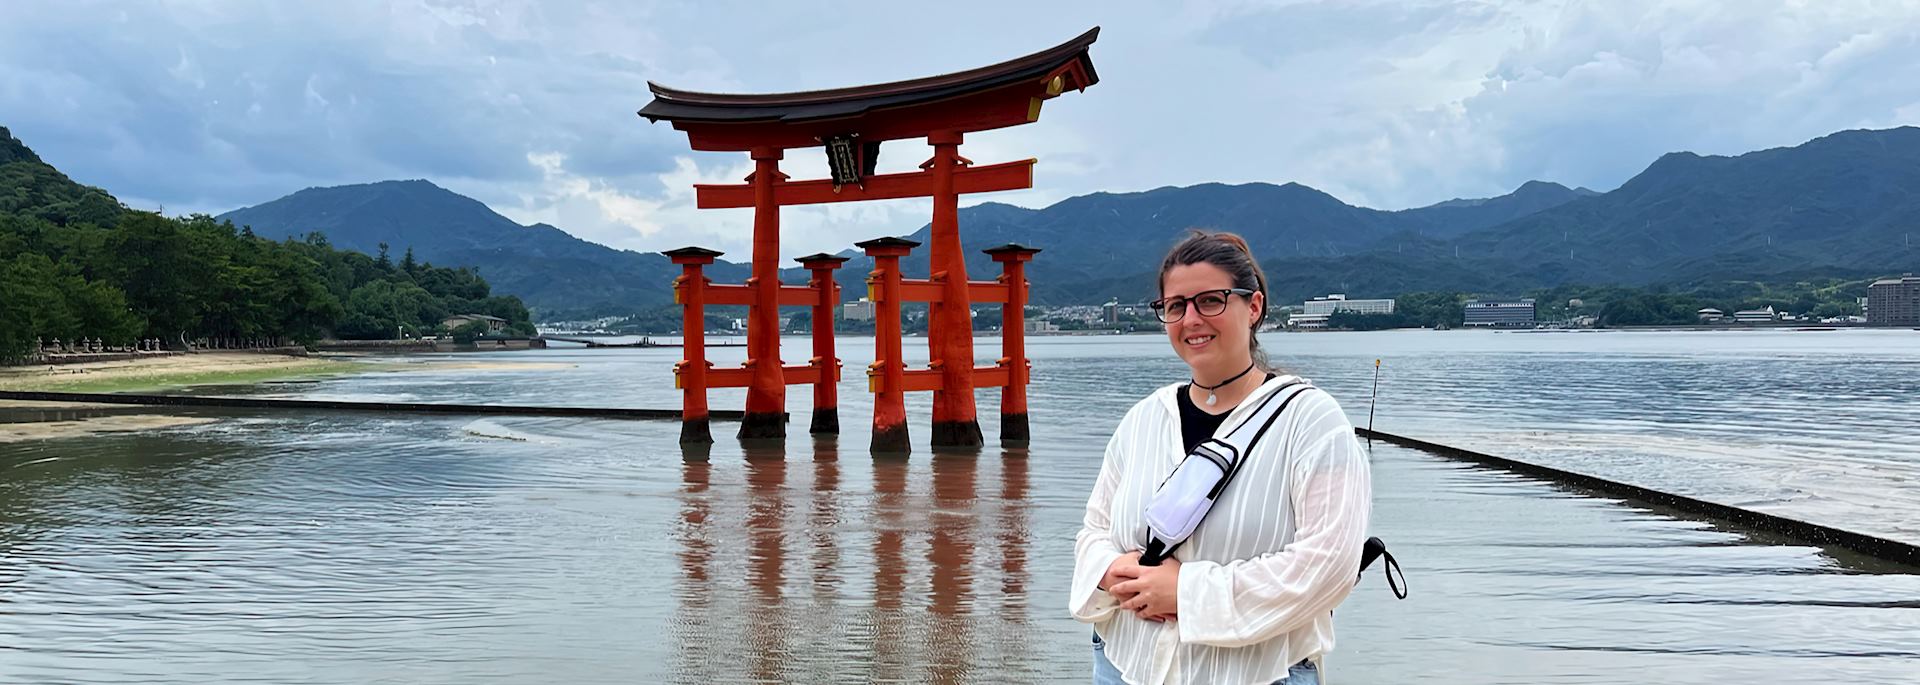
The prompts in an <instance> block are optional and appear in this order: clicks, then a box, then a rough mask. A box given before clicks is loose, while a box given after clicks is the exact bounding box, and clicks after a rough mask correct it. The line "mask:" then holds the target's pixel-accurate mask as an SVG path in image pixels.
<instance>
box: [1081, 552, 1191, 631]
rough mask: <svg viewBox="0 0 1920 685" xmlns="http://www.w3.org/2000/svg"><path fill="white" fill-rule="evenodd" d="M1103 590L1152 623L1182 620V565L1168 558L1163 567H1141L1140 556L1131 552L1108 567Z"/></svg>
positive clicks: (1102, 585)
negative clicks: (1180, 616)
mask: <svg viewBox="0 0 1920 685" xmlns="http://www.w3.org/2000/svg"><path fill="white" fill-rule="evenodd" d="M1100 587H1101V588H1102V589H1105V590H1106V591H1107V594H1109V595H1112V596H1113V599H1114V601H1117V602H1119V603H1120V608H1122V609H1126V610H1127V611H1131V612H1133V613H1134V615H1135V616H1139V617H1140V618H1143V619H1146V620H1149V621H1165V620H1169V619H1174V618H1178V617H1179V610H1180V606H1179V604H1180V562H1179V561H1177V560H1175V559H1172V558H1168V559H1166V560H1163V561H1161V562H1160V565H1159V566H1141V565H1140V553H1139V552H1128V553H1127V554H1125V555H1123V556H1121V557H1120V558H1119V559H1115V560H1113V564H1111V565H1109V566H1107V574H1106V575H1105V576H1102V577H1101V578H1100Z"/></svg>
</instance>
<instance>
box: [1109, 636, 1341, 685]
mask: <svg viewBox="0 0 1920 685" xmlns="http://www.w3.org/2000/svg"><path fill="white" fill-rule="evenodd" d="M1126 682H1127V681H1125V680H1121V679H1120V669H1119V667H1116V666H1114V665H1113V662H1112V661H1110V660H1108V659H1107V643H1105V642H1102V641H1100V634H1099V633H1094V635H1093V685H1126ZM1273 685H1320V672H1319V671H1317V670H1315V669H1314V667H1313V662H1311V661H1302V662H1300V663H1297V664H1294V665H1293V667H1292V668H1289V669H1287V677H1285V678H1281V679H1279V680H1276V681H1273Z"/></svg>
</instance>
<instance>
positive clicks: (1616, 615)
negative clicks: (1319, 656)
mask: <svg viewBox="0 0 1920 685" xmlns="http://www.w3.org/2000/svg"><path fill="white" fill-rule="evenodd" d="M1373 459H1374V462H1373V463H1374V489H1375V512H1374V521H1375V525H1374V530H1375V532H1376V534H1378V535H1380V536H1381V537H1383V538H1385V539H1386V540H1387V541H1388V543H1389V545H1390V547H1391V549H1392V550H1393V551H1394V552H1395V553H1396V555H1397V556H1398V557H1399V559H1400V564H1401V566H1402V568H1403V569H1404V571H1405V572H1406V575H1407V577H1408V582H1409V584H1410V585H1411V594H1410V596H1409V598H1408V599H1406V600H1404V601H1396V600H1395V599H1394V598H1393V596H1392V595H1391V594H1390V593H1389V591H1388V588H1387V587H1386V584H1385V581H1384V580H1383V579H1382V578H1381V576H1380V575H1379V574H1380V569H1379V568H1378V567H1376V568H1375V569H1373V570H1371V571H1370V572H1369V573H1368V574H1367V577H1366V579H1365V580H1364V581H1363V582H1362V584H1361V586H1360V588H1359V589H1357V590H1356V591H1355V594H1354V596H1353V598H1352V599H1349V600H1348V602H1347V603H1346V605H1345V606H1343V607H1342V608H1341V609H1340V611H1339V619H1338V621H1337V623H1338V630H1339V641H1340V646H1339V648H1338V650H1337V652H1336V654H1335V656H1334V658H1333V659H1331V660H1330V662H1329V665H1328V667H1329V669H1330V671H1331V672H1332V673H1333V674H1334V676H1335V678H1336V679H1337V680H1338V681H1341V682H1353V683H1395V682H1459V683H1466V682H1473V683H1516V684H1518V683H1625V682H1648V683H1703V684H1704V683H1745V682H1793V681H1798V680H1803V679H1804V680H1809V681H1824V682H1846V683H1912V682H1916V679H1920V576H1916V575H1912V574H1913V573H1915V572H1917V571H1920V569H1913V568H1903V567H1891V566H1888V565H1886V564H1884V563H1882V562H1877V561H1874V560H1871V559H1861V558H1859V557H1856V556H1852V555H1848V554H1846V553H1845V552H1844V551H1833V550H1824V549H1820V548H1814V547H1807V546H1803V545H1799V544H1796V543H1794V542H1792V541H1785V540H1773V539H1769V540H1756V539H1754V538H1753V537H1751V536H1748V535H1745V534H1743V533H1741V532H1738V531H1730V530H1725V529H1720V528H1716V527H1715V526H1713V525H1711V524H1709V523H1706V522H1702V521H1699V520H1697V519H1690V518H1675V517H1674V516H1669V515H1666V514H1664V513H1660V512H1657V511H1650V510H1648V509H1646V508H1642V507H1639V506H1636V505H1633V504H1629V503H1622V502H1619V501H1616V500H1607V499H1599V498H1594V497H1590V496H1586V495H1581V494H1575V493H1572V492H1570V491H1567V490H1565V489H1562V488H1559V487H1556V486H1554V485H1551V484H1547V483H1543V482H1540V481H1534V480H1531V479H1526V478H1521V477H1518V476H1514V475H1512V474H1509V473H1505V472H1502V471H1497V470H1489V469H1483V468H1479V467H1475V466H1471V465H1466V464H1461V463H1457V462H1451V461H1447V460H1443V459H1440V458H1438V457H1434V456H1431V455H1427V454H1425V453H1421V452H1416V451H1412V450H1407V449H1403V448H1398V447H1393V446H1389V445H1385V444H1375V445H1374V447H1373Z"/></svg>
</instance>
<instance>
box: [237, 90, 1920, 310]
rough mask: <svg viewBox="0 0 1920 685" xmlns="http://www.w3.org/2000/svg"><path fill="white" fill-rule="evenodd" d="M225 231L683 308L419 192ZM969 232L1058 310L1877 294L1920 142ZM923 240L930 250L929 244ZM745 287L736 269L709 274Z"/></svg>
mask: <svg viewBox="0 0 1920 685" xmlns="http://www.w3.org/2000/svg"><path fill="white" fill-rule="evenodd" d="M222 218H225V219H231V220H232V221H233V222H234V223H236V224H247V225H251V226H253V228H254V230H255V231H256V232H259V233H261V234H263V235H269V236H275V237H279V236H285V235H296V234H303V233H305V232H307V231H313V230H318V231H322V232H325V233H327V235H328V236H329V237H330V238H331V239H332V240H333V242H334V244H335V245H339V246H343V247H347V248H351V249H357V250H364V251H369V252H371V251H373V250H376V249H377V245H378V244H379V243H381V242H385V243H387V244H388V245H390V246H391V248H392V250H393V251H394V252H396V253H398V252H400V251H401V250H404V249H405V248H407V247H409V246H410V247H412V248H413V249H414V250H415V253H416V256H417V257H419V258H421V259H425V260H430V261H433V262H435V263H437V264H445V265H469V266H475V267H478V268H479V269H480V270H481V273H482V274H483V275H484V276H485V277H486V278H487V279H488V280H489V281H491V282H492V283H493V284H494V286H495V289H496V291H497V292H502V293H510V294H515V295H519V296H520V297H521V298H522V299H524V300H525V301H526V302H527V303H528V305H529V306H531V307H533V308H534V309H535V310H536V311H537V312H539V313H540V315H541V316H542V317H543V318H549V319H551V318H557V317H573V316H582V315H591V314H601V313H609V314H610V313H624V312H633V311H644V310H647V309H654V308H658V307H660V306H662V305H664V304H666V303H668V302H671V299H672V294H671V292H670V291H669V289H668V283H670V282H671V280H672V278H673V276H674V274H675V273H676V272H675V270H674V269H673V268H672V267H671V266H670V265H669V264H668V263H667V261H666V260H665V259H664V258H662V257H660V256H658V255H650V254H639V253H634V252H628V251H621V250H614V249H612V248H608V247H604V246H601V245H597V244H594V243H589V242H586V241H582V240H579V239H577V238H574V237H572V236H570V235H568V234H566V233H565V232H563V231H561V230H560V229H557V228H554V227H552V226H547V225H544V224H541V225H534V226H521V225H519V224H516V223H514V222H513V221H511V220H509V219H507V218H505V217H502V216H500V215H499V214H496V213H494V212H492V211H491V210H489V209H487V208H486V207H485V206H484V205H482V204H480V203H479V202H477V201H474V200H472V199H469V198H465V197H462V196H459V195H457V194H454V193H452V192H449V191H447V190H444V189H442V188H439V187H438V186H434V185H433V184H431V183H427V182H425V181H404V182H386V183H374V184H368V185H359V186H342V187H337V188H316V189H308V190H303V191H300V192H298V193H295V194H293V195H290V196H287V197H284V198H281V199H279V200H275V201H273V202H269V203H266V204H263V205H260V206H257V207H251V208H247V209H242V210H237V211H234V212H230V213H228V214H226V215H223V216H222ZM960 220H961V226H962V234H963V236H964V240H965V243H966V249H967V250H968V251H969V253H970V254H971V255H972V256H971V258H970V259H972V261H971V262H970V265H969V267H970V268H969V270H970V271H971V272H972V273H973V275H974V277H975V278H986V277H991V275H992V274H994V273H996V272H997V269H995V268H994V265H993V264H992V263H991V261H989V260H988V259H987V258H986V257H985V256H984V255H979V254H978V250H979V249H981V248H985V247H990V246H993V245H998V244H1003V243H1007V242H1019V243H1024V244H1028V245H1033V246H1036V247H1040V248H1044V250H1045V251H1044V252H1043V253H1042V254H1041V255H1040V257H1039V259H1038V260H1037V261H1036V262H1035V263H1034V265H1033V267H1032V277H1033V280H1034V295H1035V299H1036V301H1038V302H1043V303H1093V302H1104V301H1106V300H1107V299H1108V298H1119V299H1121V300H1123V301H1133V300H1139V299H1145V298H1148V297H1151V296H1152V278H1151V275H1150V274H1151V273H1152V270H1153V269H1154V267H1156V266H1157V263H1158V260H1159V258H1160V257H1161V255H1162V254H1164V252H1165V250H1166V248H1167V247H1168V246H1169V245H1170V244H1171V243H1172V242H1174V241H1175V240H1177V239H1178V238H1179V236H1180V235H1181V234H1182V232H1183V231H1184V230H1185V229H1188V228H1208V229H1217V230H1229V231H1235V232H1238V233H1240V234H1242V235H1244V236H1246V237H1247V239H1248V241H1249V242H1250V243H1251V244H1252V245H1253V247H1254V249H1255V251H1256V253H1257V254H1259V255H1261V256H1262V257H1263V258H1264V259H1265V262H1264V265H1265V266H1266V269H1267V273H1268V276H1269V279H1270V281H1271V283H1270V288H1271V289H1272V291H1273V294H1274V296H1275V297H1276V298H1277V299H1278V300H1279V301H1286V300H1293V299H1296V298H1299V297H1303V296H1308V295H1312V294H1315V293H1325V292H1342V291H1344V292H1348V293H1350V294H1353V295H1356V296H1377V295H1393V294H1397V293H1401V292H1407V291H1413V290H1465V291H1474V292H1482V293H1489V294H1513V293H1519V292H1523V291H1525V290H1527V289H1531V288H1537V287H1545V286H1553V285H1561V284H1566V283H1594V284H1601V283H1618V284H1629V285H1646V284H1656V283H1689V282H1700V281H1711V280H1729V279H1739V280H1755V279H1785V278H1792V277H1796V276H1802V275H1810V274H1821V275H1836V276H1863V275H1871V274H1875V273H1883V272H1895V271H1902V270H1905V271H1912V270H1915V269H1916V267H1917V266H1920V245H1916V244H1915V242H1914V241H1913V239H1914V238H1915V237H1920V236H1914V235H1913V234H1915V233H1920V129H1916V128H1911V127H1907V128H1897V129H1889V130H1879V131H1845V132H1841V133H1836V134H1833V135H1829V136H1826V137H1823V138H1819V139H1816V140H1813V141H1809V142H1807V143H1804V144H1802V145H1799V146H1795V147H1790V148H1778V149H1772V150H1764V151H1760V152H1753V153H1748V154H1744V155H1739V156H1736V157H1716V156H1707V157H1703V156H1699V155H1694V154H1691V153H1673V154H1669V155H1666V156H1664V157H1661V158H1660V159H1659V160H1657V161H1655V162H1654V163H1653V164H1652V165H1651V166H1649V167H1648V168H1647V169H1646V170H1645V171H1643V172H1641V173H1640V174H1639V175H1637V176H1635V177H1634V178H1632V179H1631V180H1629V181H1627V183H1625V184H1624V185H1622V186H1621V187H1620V188H1618V189H1616V190H1613V191H1611V192H1607V193H1596V192H1594V191H1590V190H1586V189H1584V188H1580V189H1570V188H1567V187H1565V186H1561V185H1559V184H1555V183H1546V182H1539V181H1533V182H1529V183H1527V184H1525V185H1523V186H1521V187H1520V188H1519V189H1517V190H1515V191H1514V192H1512V193H1510V194H1507V195H1502V196H1499V197H1494V198H1486V199H1464V200H1451V201H1447V202H1442V203H1439V204H1435V205H1432V206H1428V207H1421V208H1417V209H1408V210H1401V211H1381V210H1375V209H1368V208H1364V207H1356V206H1353V205H1349V204H1346V203H1344V202H1341V201H1340V200H1339V199H1336V198H1334V197H1333V196H1331V195H1328V194H1326V193H1323V192H1320V191H1318V190H1315V189H1312V188H1309V187H1306V186H1303V185H1299V184H1296V183H1288V184H1285V185H1272V184H1265V183H1251V184H1243V185H1223V184H1203V185H1197V186H1191V187H1184V188H1174V187H1168V188H1158V189H1154V190H1149V191H1145V192H1136V193H1094V194H1091V195H1084V196H1079V197H1074V198H1069V199H1067V200H1063V201H1061V202H1059V203H1057V204H1054V205H1052V206H1050V207H1046V208H1043V209H1025V208H1020V207H1013V206H1010V205H1005V204H998V203H986V204H982V205H978V206H975V207H969V208H966V209H963V210H961V214H960ZM912 237H914V238H915V239H919V240H922V241H923V242H924V241H925V239H926V229H925V228H922V229H921V230H920V231H919V232H917V233H915V234H914V235H913V236H912ZM925 249H926V248H921V253H922V254H920V255H918V256H917V258H914V259H909V260H908V273H909V274H910V275H912V274H916V273H924V272H925V264H926V261H925V255H924V252H925ZM867 268H868V265H867V264H866V263H865V260H864V259H855V260H854V261H852V262H850V263H849V264H848V265H847V268H845V269H843V270H842V272H841V278H842V282H843V283H844V284H845V285H847V286H848V292H849V293H850V294H851V293H859V292H863V291H864V287H863V286H861V285H860V282H861V279H862V278H864V276H865V272H866V271H867ZM744 276H745V269H744V267H743V266H741V265H721V266H720V268H718V269H717V270H716V272H715V278H716V279H720V280H738V279H740V278H744ZM799 278H800V277H799V275H798V274H792V273H790V274H789V277H788V280H798V279H799Z"/></svg>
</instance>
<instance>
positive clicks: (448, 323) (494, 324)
mask: <svg viewBox="0 0 1920 685" xmlns="http://www.w3.org/2000/svg"><path fill="white" fill-rule="evenodd" d="M475 321H481V322H485V323H486V324H487V332H488V333H498V332H500V331H504V330H507V320H506V319H502V318H500V317H497V316H487V315H485V314H455V315H453V316H449V317H447V318H445V319H441V320H440V327H442V328H445V329H447V330H453V329H455V328H459V327H461V326H465V325H467V324H470V323H473V322H475Z"/></svg>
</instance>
